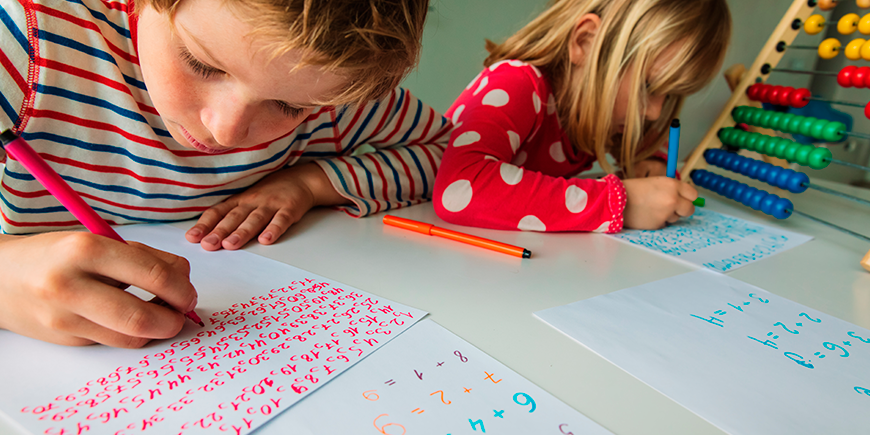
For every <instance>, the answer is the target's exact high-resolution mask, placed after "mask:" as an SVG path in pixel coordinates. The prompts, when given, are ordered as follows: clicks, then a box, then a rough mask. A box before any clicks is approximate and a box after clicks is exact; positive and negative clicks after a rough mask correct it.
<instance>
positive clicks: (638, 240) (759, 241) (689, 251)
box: [613, 208, 812, 272]
mask: <svg viewBox="0 0 870 435" xmlns="http://www.w3.org/2000/svg"><path fill="white" fill-rule="evenodd" d="M613 237H616V238H618V239H620V240H623V241H626V242H628V243H631V244H632V245H636V246H641V247H644V248H647V249H651V250H653V251H655V252H659V253H662V254H665V255H668V256H671V257H673V258H677V259H680V260H684V261H688V262H689V263H692V264H695V265H698V266H704V267H707V268H710V269H713V270H718V271H719V272H728V271H729V270H734V269H737V268H738V267H741V266H745V265H747V264H749V263H753V262H756V261H758V260H761V259H764V258H767V257H770V256H771V255H774V254H777V253H780V252H782V251H785V250H788V249H791V248H794V247H796V246H798V245H801V244H803V243H806V242H807V241H810V240H812V237H809V236H805V235H803V234H798V233H794V232H791V231H786V230H783V229H780V228H774V227H769V226H767V225H761V224H757V223H755V222H749V221H746V220H743V219H738V218H736V217H732V216H728V215H724V214H722V213H717V212H715V211H712V210H706V209H703V208H696V209H695V214H693V215H692V216H689V217H686V218H682V219H680V220H679V221H677V223H675V224H672V225H668V226H667V227H665V228H662V229H660V230H652V231H647V230H623V231H622V232H620V233H617V234H613Z"/></svg>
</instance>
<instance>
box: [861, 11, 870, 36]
mask: <svg viewBox="0 0 870 435" xmlns="http://www.w3.org/2000/svg"><path fill="white" fill-rule="evenodd" d="M858 31H859V32H861V34H863V35H870V14H867V15H864V16H863V17H861V21H858Z"/></svg>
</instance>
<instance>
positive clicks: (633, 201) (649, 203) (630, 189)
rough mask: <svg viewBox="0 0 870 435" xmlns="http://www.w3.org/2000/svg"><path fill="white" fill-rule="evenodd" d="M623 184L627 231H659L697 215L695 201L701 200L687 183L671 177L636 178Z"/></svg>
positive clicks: (624, 216) (624, 215) (624, 214)
mask: <svg viewBox="0 0 870 435" xmlns="http://www.w3.org/2000/svg"><path fill="white" fill-rule="evenodd" d="M622 183H623V184H624V185H625V194H626V204H625V211H624V212H623V218H624V221H623V223H624V225H625V227H626V228H635V229H639V230H655V229H659V228H662V227H664V226H665V224H666V223H674V222H676V221H677V220H679V219H680V217H682V216H691V215H692V214H693V213H695V206H694V205H693V204H692V201H694V200H695V199H696V198H698V191H697V190H695V188H694V187H692V186H690V185H688V184H686V183H682V182H680V181H677V180H675V179H673V178H668V177H650V178H633V179H631V180H624V181H623V182H622Z"/></svg>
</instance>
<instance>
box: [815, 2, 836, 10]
mask: <svg viewBox="0 0 870 435" xmlns="http://www.w3.org/2000/svg"><path fill="white" fill-rule="evenodd" d="M835 7H837V0H819V9H821V10H823V11H829V10H831V9H834V8H835Z"/></svg>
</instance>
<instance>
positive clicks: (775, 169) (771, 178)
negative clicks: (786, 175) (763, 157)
mask: <svg viewBox="0 0 870 435" xmlns="http://www.w3.org/2000/svg"><path fill="white" fill-rule="evenodd" d="M781 173H782V168H780V167H779V166H773V165H771V168H770V170H768V171H767V175H766V176H765V177H764V179H763V180H761V181H764V182H765V183H767V184H770V185H771V186H776V187H781V186H780V185H778V184H776V181H777V179H778V178H779V174H781Z"/></svg>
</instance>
